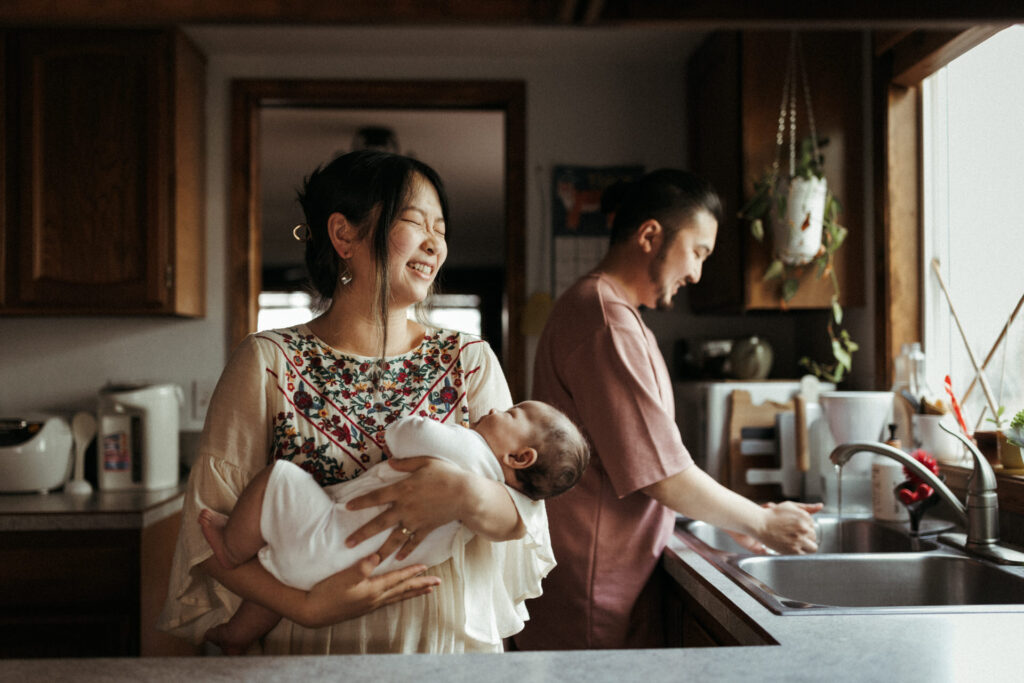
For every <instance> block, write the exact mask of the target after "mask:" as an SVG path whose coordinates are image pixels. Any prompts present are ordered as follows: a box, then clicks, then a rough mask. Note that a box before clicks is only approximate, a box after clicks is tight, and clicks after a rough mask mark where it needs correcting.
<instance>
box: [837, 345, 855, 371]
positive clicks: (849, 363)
mask: <svg viewBox="0 0 1024 683" xmlns="http://www.w3.org/2000/svg"><path fill="white" fill-rule="evenodd" d="M832 355H833V356H835V357H836V362H837V363H839V365H841V366H842V367H843V368H844V369H846V370H850V369H851V368H852V367H853V358H852V356H850V354H849V353H847V351H846V349H845V348H843V343H842V342H841V341H839V340H838V339H835V340H833V341H832Z"/></svg>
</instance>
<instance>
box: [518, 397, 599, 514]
mask: <svg viewBox="0 0 1024 683" xmlns="http://www.w3.org/2000/svg"><path fill="white" fill-rule="evenodd" d="M537 430H538V436H539V439H538V441H539V445H538V446H536V448H537V462H535V463H534V464H533V465H532V466H531V467H527V468H526V469H522V470H517V471H516V479H517V480H518V481H519V484H520V486H521V487H522V491H523V493H524V494H525V495H526V496H527V497H529V498H532V499H533V500H542V499H544V498H552V497H554V496H557V495H558V494H560V493H565V492H566V491H568V490H569V489H571V488H572V487H573V486H575V485H576V482H578V481H579V480H580V477H581V476H583V471H584V470H585V469H587V465H588V464H589V463H590V446H588V445H587V440H586V439H585V438H584V437H583V434H582V433H580V430H579V428H578V427H577V426H576V425H574V424H573V423H572V421H571V420H569V418H568V417H565V416H564V415H562V416H561V419H558V418H554V417H553V418H551V419H546V420H544V422H543V423H542V424H541V425H539V426H538V428H537Z"/></svg>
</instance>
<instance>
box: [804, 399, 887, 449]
mask: <svg viewBox="0 0 1024 683" xmlns="http://www.w3.org/2000/svg"><path fill="white" fill-rule="evenodd" d="M892 401H893V393H892V392H891V391H823V392H821V394H820V395H819V396H818V402H819V403H820V404H821V408H822V410H824V411H825V418H826V419H827V420H828V426H829V430H831V432H832V438H833V439H835V442H836V445H839V444H844V443H850V442H851V441H879V440H880V439H881V438H882V430H883V429H884V428H885V421H886V419H887V418H888V417H889V414H890V411H891V410H892Z"/></svg>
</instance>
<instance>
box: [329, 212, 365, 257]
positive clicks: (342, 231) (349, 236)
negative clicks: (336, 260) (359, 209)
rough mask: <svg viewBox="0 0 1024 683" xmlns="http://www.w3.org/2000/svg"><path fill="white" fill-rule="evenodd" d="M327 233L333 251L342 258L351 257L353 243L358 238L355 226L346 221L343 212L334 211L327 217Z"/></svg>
mask: <svg viewBox="0 0 1024 683" xmlns="http://www.w3.org/2000/svg"><path fill="white" fill-rule="evenodd" d="M327 235H328V236H329V237H330V238H331V244H332V245H333V246H334V251H335V252H337V254H338V256H340V257H341V258H343V259H347V258H351V257H352V249H353V245H355V243H356V241H357V240H358V237H359V233H358V231H357V230H356V226H354V225H352V224H351V223H349V222H348V219H347V218H345V216H344V215H343V214H340V213H338V212H337V211H335V212H334V213H332V214H331V215H330V216H328V217H327Z"/></svg>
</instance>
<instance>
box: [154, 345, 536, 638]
mask: <svg viewBox="0 0 1024 683" xmlns="http://www.w3.org/2000/svg"><path fill="white" fill-rule="evenodd" d="M375 368H376V359H372V358H365V357H356V356H351V355H348V354H343V353H341V352H339V351H337V350H335V349H333V348H331V347H329V346H327V345H326V344H325V343H323V342H322V341H321V340H319V339H318V338H317V337H316V336H315V335H313V334H312V333H311V332H310V331H309V329H308V328H307V327H306V326H305V325H300V326H298V327H294V328H290V329H284V330H271V331H265V332H259V333H256V334H253V335H250V336H249V337H247V338H246V339H245V340H244V341H243V342H242V344H240V345H239V347H238V348H237V349H236V350H235V352H234V353H233V354H232V356H231V358H230V360H229V362H228V365H227V367H226V368H225V370H224V372H223V374H222V375H221V378H220V381H219V382H218V384H217V389H216V391H215V392H214V395H213V399H212V401H211V403H210V409H209V412H208V414H207V419H206V425H205V427H204V429H203V435H202V439H201V441H200V447H199V455H198V458H197V461H196V463H195V465H194V466H193V468H192V471H191V475H190V477H189V483H188V490H187V492H186V496H185V504H184V509H183V513H182V527H181V532H180V534H179V538H178V544H177V547H176V550H175V554H174V561H173V566H172V570H171V581H170V587H169V591H168V598H167V603H166V605H165V607H164V611H163V614H162V615H161V617H160V620H159V623H158V627H159V628H161V629H163V630H166V631H169V632H171V633H173V634H175V635H178V636H180V637H183V638H188V639H190V640H192V641H193V642H197V643H198V642H200V641H201V640H202V638H203V635H204V634H205V632H206V631H207V629H209V628H211V627H212V626H215V625H217V624H220V623H223V622H224V621H226V620H227V619H228V618H229V617H230V615H231V614H233V613H234V611H235V609H237V607H238V604H239V603H240V599H239V598H238V597H237V596H236V595H234V594H233V593H231V592H230V591H229V590H227V589H226V588H225V587H224V586H222V585H221V584H219V583H217V582H216V581H214V580H213V579H212V578H210V577H209V576H208V575H206V574H205V573H204V572H203V570H202V569H201V568H198V567H197V566H196V565H198V564H200V563H201V562H203V561H204V560H206V559H207V558H209V557H210V556H211V555H212V551H211V550H210V548H209V546H208V545H207V544H206V541H205V539H204V538H203V536H202V533H201V532H200V529H199V525H198V523H197V521H196V520H197V515H198V513H199V510H200V509H202V508H203V507H208V508H211V509H213V510H216V511H218V512H223V513H226V512H228V511H230V510H231V508H232V507H233V506H234V503H235V500H236V499H237V497H238V495H239V493H240V492H241V490H242V489H243V488H244V487H245V485H246V483H247V482H248V481H249V480H250V479H252V477H254V476H255V475H256V474H257V473H258V472H259V471H260V470H262V469H263V468H264V467H266V466H267V465H268V464H270V463H271V462H273V460H274V459H276V458H287V459H289V460H291V461H293V462H295V463H297V464H299V465H300V466H302V467H303V468H304V469H306V470H307V471H309V472H310V473H312V474H313V476H314V477H315V478H316V480H317V481H318V482H319V483H320V484H321V485H322V486H327V485H330V484H333V483H337V482H340V481H346V480H349V479H353V478H355V477H358V476H359V475H360V474H361V473H362V472H364V471H366V469H368V468H369V467H370V466H372V465H373V464H375V463H377V462H379V461H380V460H382V459H383V452H382V450H381V445H382V444H383V435H384V428H385V427H386V426H387V425H388V424H390V423H391V422H393V421H395V420H397V419H398V418H400V417H404V416H407V415H422V416H425V417H430V418H432V419H436V420H439V421H441V422H446V423H461V424H463V425H468V424H470V423H471V422H474V421H476V420H477V419H478V418H479V417H480V416H482V415H484V414H486V413H487V412H488V411H489V410H491V409H492V408H495V409H498V410H505V409H507V408H508V407H510V406H511V403H512V400H511V396H510V394H509V391H508V386H507V384H506V383H505V379H504V376H503V374H502V372H501V367H500V365H499V364H498V361H497V358H496V357H495V355H494V352H493V351H492V350H491V348H490V347H489V346H488V345H487V344H486V342H483V341H482V340H480V339H478V338H476V337H471V336H468V335H464V334H461V333H458V332H449V331H445V330H429V331H428V333H427V334H426V335H425V336H424V338H423V341H422V342H421V343H420V345H419V346H418V347H417V348H415V349H413V350H412V351H410V352H408V353H406V354H402V355H400V356H395V357H391V358H387V359H386V361H385V363H384V365H383V367H382V368H381V371H380V372H381V377H380V379H379V381H378V383H377V385H376V387H375V385H374V383H373V381H372V375H371V373H372V372H374V370H375ZM506 488H507V490H508V492H509V495H510V496H511V497H512V500H513V502H514V503H515V505H516V508H517V510H518V512H519V515H520V517H521V518H522V520H523V523H524V524H525V525H526V529H527V532H526V535H525V537H524V538H522V539H519V540H514V541H508V542H504V543H492V542H489V541H487V540H485V539H482V538H479V537H476V538H474V539H473V540H471V541H470V542H469V543H467V544H465V545H464V546H462V547H461V552H457V553H456V555H455V556H454V557H452V558H451V559H450V560H448V561H446V562H444V563H442V564H440V565H437V566H435V567H432V568H431V569H430V570H429V571H428V573H429V574H431V575H433V576H438V577H440V579H441V585H440V586H438V587H437V588H435V590H434V591H433V592H432V593H431V594H430V595H425V596H420V597H417V598H413V599H411V600H405V601H402V602H399V603H396V604H393V605H389V606H386V607H383V608H381V609H378V610H376V611H374V612H371V613H369V614H367V615H365V616H363V617H360V618H356V619H351V620H348V621H344V622H341V623H339V624H335V625H333V626H330V627H326V628H320V629H307V628H304V627H302V626H299V625H298V624H295V623H293V622H291V621H289V620H287V619H282V620H281V622H280V623H279V624H278V625H277V627H275V628H274V630H273V631H271V632H270V633H269V634H268V635H267V636H266V637H265V638H264V639H263V643H262V652H263V653H265V654H288V653H292V654H327V653H358V652H434V653H455V652H480V651H484V652H494V651H500V650H501V649H502V645H501V639H502V638H504V637H507V636H509V635H512V634H513V633H516V632H518V631H519V630H520V629H522V627H523V622H524V620H526V619H527V618H528V615H527V612H526V608H525V606H524V604H523V603H524V601H525V600H526V599H528V598H533V597H536V596H538V595H540V593H541V579H543V578H544V576H546V575H547V573H548V572H549V571H550V570H551V569H552V568H553V567H554V565H555V561H554V555H553V554H552V551H551V543H550V539H549V537H548V528H547V515H546V513H545V509H544V504H543V502H540V501H533V500H530V499H529V498H527V497H526V496H523V495H522V494H520V493H519V492H518V491H515V490H514V489H512V488H508V487H506ZM467 606H470V609H472V611H473V612H474V613H476V614H479V613H480V610H479V606H486V608H487V609H486V611H487V612H489V613H490V617H491V618H490V619H485V620H483V621H482V622H481V620H480V619H479V618H475V619H473V622H474V625H473V626H472V627H468V626H467V620H466V616H467Z"/></svg>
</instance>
